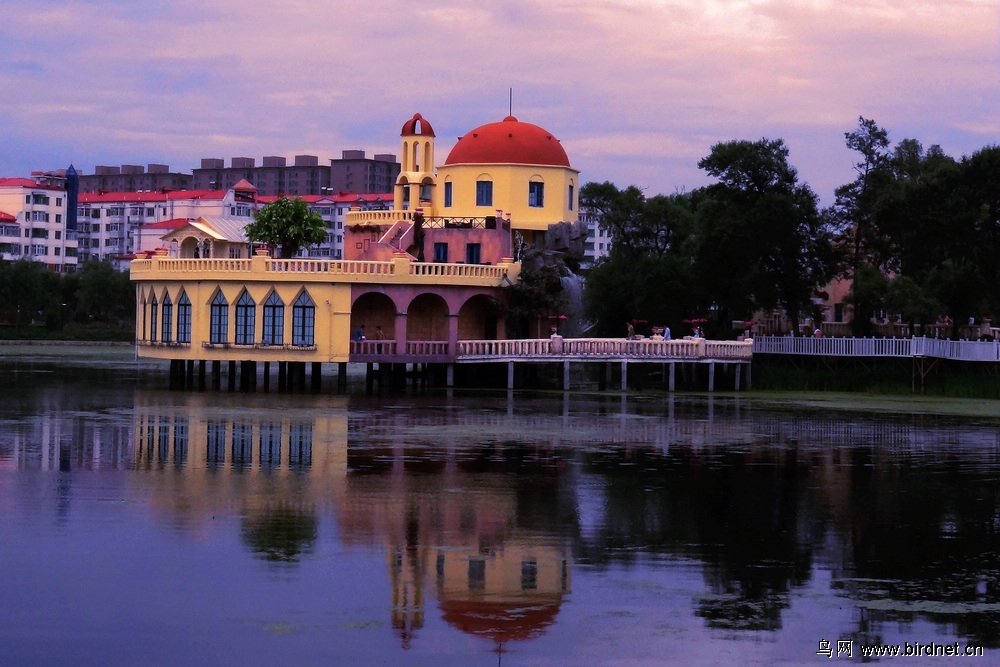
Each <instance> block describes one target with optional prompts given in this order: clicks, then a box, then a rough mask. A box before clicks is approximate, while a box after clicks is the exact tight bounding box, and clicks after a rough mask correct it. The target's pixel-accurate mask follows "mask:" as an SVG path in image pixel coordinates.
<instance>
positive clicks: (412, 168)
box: [392, 113, 437, 213]
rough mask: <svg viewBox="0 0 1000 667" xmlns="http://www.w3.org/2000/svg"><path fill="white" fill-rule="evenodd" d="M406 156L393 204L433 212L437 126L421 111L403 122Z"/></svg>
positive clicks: (402, 133)
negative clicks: (432, 125) (435, 134)
mask: <svg viewBox="0 0 1000 667" xmlns="http://www.w3.org/2000/svg"><path fill="white" fill-rule="evenodd" d="M400 137H402V142H403V157H402V161H401V163H400V165H401V169H400V173H399V177H398V178H397V179H396V187H395V188H394V189H393V197H392V199H393V208H394V209H395V210H397V211H398V210H402V209H408V210H410V211H413V210H415V209H417V208H421V207H422V208H423V209H424V211H425V213H430V212H431V211H430V209H431V207H432V205H433V204H432V202H433V201H434V186H435V185H436V184H437V179H436V178H435V176H434V128H432V127H431V124H430V123H428V122H427V121H426V120H424V118H423V116H421V115H420V114H418V113H415V114H413V118H411V119H410V120H408V121H406V122H405V123H404V124H403V130H402V132H400Z"/></svg>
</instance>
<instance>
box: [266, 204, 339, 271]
mask: <svg viewBox="0 0 1000 667" xmlns="http://www.w3.org/2000/svg"><path fill="white" fill-rule="evenodd" d="M246 235H247V240H249V241H250V242H251V243H263V244H264V245H267V246H270V247H272V248H280V249H281V251H280V256H281V257H282V258H285V259H288V258H291V257H294V256H295V254H296V253H297V252H298V251H299V250H300V249H302V248H303V247H306V246H310V245H314V244H317V243H322V242H323V240H324V239H326V223H325V222H324V221H323V218H322V217H320V215H319V214H318V213H316V212H314V211H310V210H309V206H308V205H307V204H306V203H305V202H304V201H302V199H300V198H295V199H289V198H288V197H282V198H281V199H277V200H275V201H273V202H271V203H270V204H267V205H266V206H264V207H263V208H261V209H260V210H259V211H257V212H256V213H254V220H253V222H251V223H250V224H249V225H247V226H246Z"/></svg>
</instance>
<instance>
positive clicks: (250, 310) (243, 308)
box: [236, 290, 257, 345]
mask: <svg viewBox="0 0 1000 667" xmlns="http://www.w3.org/2000/svg"><path fill="white" fill-rule="evenodd" d="M256 307H257V304H255V303H254V301H253V299H252V298H250V293H249V292H247V291H246V290H244V291H243V294H242V295H240V298H239V300H238V301H237V302H236V344H237V345H253V330H254V325H255V324H256V318H255V317H254V315H255V314H256Z"/></svg>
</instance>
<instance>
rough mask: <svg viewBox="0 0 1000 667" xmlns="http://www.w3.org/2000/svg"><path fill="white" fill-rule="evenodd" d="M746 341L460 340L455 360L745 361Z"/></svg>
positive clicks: (748, 352)
mask: <svg viewBox="0 0 1000 667" xmlns="http://www.w3.org/2000/svg"><path fill="white" fill-rule="evenodd" d="M752 350H753V343H752V342H751V341H749V340H747V341H721V340H704V339H702V338H694V339H683V340H656V339H642V340H626V339H624V338H562V337H560V336H553V337H551V338H534V339H516V340H464V341H459V342H458V354H457V355H456V358H455V361H457V362H463V361H464V362H475V361H490V360H494V361H636V362H641V361H653V362H658V361H749V360H750V359H751V357H752V356H753V352H752Z"/></svg>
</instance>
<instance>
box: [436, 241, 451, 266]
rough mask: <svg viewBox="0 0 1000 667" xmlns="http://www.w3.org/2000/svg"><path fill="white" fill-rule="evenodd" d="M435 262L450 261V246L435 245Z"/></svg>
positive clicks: (445, 244) (443, 244)
mask: <svg viewBox="0 0 1000 667" xmlns="http://www.w3.org/2000/svg"><path fill="white" fill-rule="evenodd" d="M434 261H435V262H447V261H448V244H447V243H435V244H434Z"/></svg>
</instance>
